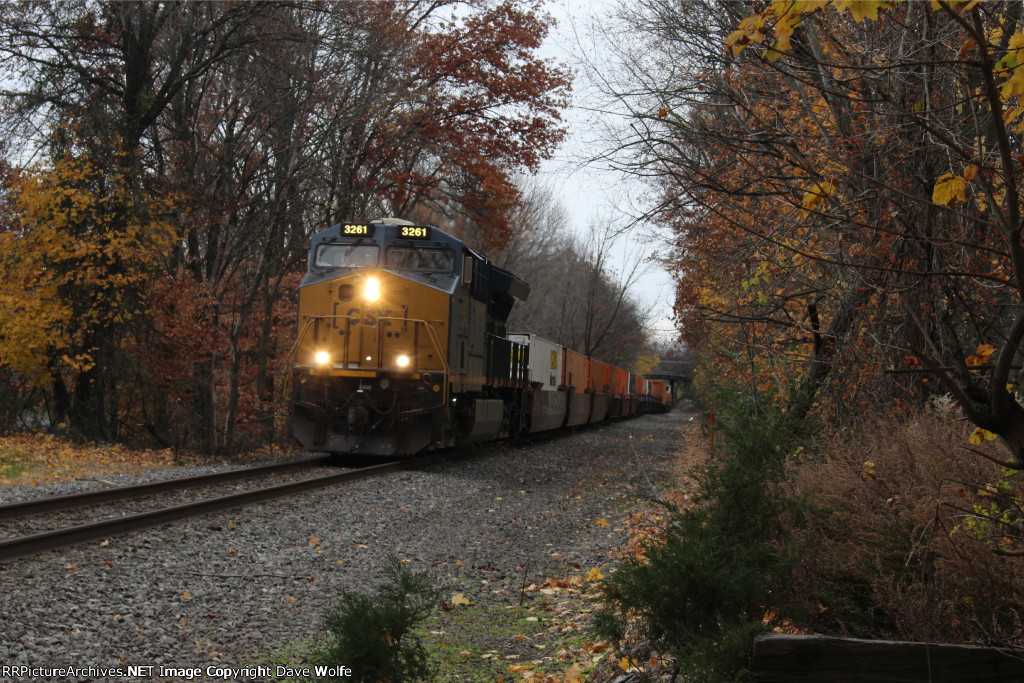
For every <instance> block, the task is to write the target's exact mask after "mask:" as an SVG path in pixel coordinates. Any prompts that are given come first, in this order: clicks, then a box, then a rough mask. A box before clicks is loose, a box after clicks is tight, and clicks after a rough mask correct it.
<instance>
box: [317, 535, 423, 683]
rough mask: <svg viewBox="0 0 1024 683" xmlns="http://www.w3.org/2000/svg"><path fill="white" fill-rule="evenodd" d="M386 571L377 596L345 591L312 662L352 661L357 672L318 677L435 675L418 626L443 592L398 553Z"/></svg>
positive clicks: (367, 680) (364, 680)
mask: <svg viewBox="0 0 1024 683" xmlns="http://www.w3.org/2000/svg"><path fill="white" fill-rule="evenodd" d="M384 573H385V576H386V577H387V580H386V581H385V582H384V583H382V584H381V585H380V586H378V587H377V588H376V590H375V591H374V593H373V594H372V595H364V594H360V593H354V592H350V591H343V592H342V594H341V597H340V599H339V600H338V602H337V604H336V605H335V606H334V607H333V608H332V609H331V611H330V612H328V614H327V628H328V630H329V631H330V634H331V635H330V638H329V640H328V642H327V643H326V644H325V645H324V646H323V647H322V648H320V649H319V650H317V651H316V652H315V653H314V654H313V656H312V657H311V663H312V664H313V665H314V666H318V665H319V666H328V667H330V666H346V667H348V668H349V669H351V670H352V675H351V676H346V677H339V678H337V679H335V678H319V679H318V680H339V681H342V680H343V681H346V682H354V683H415V682H416V681H430V680H432V679H433V678H434V674H435V672H434V670H433V668H432V667H431V666H430V664H429V662H428V659H427V651H426V648H425V647H424V646H423V643H422V642H421V641H420V639H419V638H418V637H416V635H415V634H414V633H413V632H412V629H413V628H414V627H415V626H416V625H417V624H418V623H419V622H421V621H423V620H424V619H426V618H427V617H428V616H429V615H430V613H431V612H432V611H433V609H434V607H435V606H436V605H437V604H438V600H439V597H438V593H437V591H436V590H435V589H434V588H433V587H432V586H431V583H430V579H429V577H428V576H427V575H426V574H424V573H413V572H411V571H410V570H408V569H406V568H405V567H404V566H403V565H402V563H401V561H399V560H398V558H397V557H395V556H393V555H392V556H390V557H389V558H388V564H387V567H385V569H384Z"/></svg>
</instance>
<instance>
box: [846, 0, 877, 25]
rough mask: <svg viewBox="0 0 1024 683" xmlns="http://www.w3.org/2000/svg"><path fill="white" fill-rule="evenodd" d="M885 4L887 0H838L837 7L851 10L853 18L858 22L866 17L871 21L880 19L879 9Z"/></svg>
mask: <svg viewBox="0 0 1024 683" xmlns="http://www.w3.org/2000/svg"><path fill="white" fill-rule="evenodd" d="M885 4H886V2H885V0H837V1H836V8H837V9H841V10H842V9H848V10H850V14H852V15H853V20H854V21H857V22H860V21H862V20H863V19H864V18H865V17H867V18H868V19H870V20H871V21H878V9H879V8H880V7H882V6H883V5H885Z"/></svg>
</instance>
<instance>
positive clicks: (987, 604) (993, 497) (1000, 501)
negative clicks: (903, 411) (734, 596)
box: [789, 402, 1024, 645]
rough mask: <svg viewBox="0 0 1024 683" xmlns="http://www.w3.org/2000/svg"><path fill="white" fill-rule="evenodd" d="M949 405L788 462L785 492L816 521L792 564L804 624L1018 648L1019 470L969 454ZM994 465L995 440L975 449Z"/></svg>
mask: <svg viewBox="0 0 1024 683" xmlns="http://www.w3.org/2000/svg"><path fill="white" fill-rule="evenodd" d="M971 429H972V427H968V426H966V425H965V423H964V422H963V420H962V417H961V416H959V415H958V414H957V413H956V411H955V410H954V409H952V408H951V407H950V406H949V405H943V404H942V403H934V402H933V405H932V407H931V409H930V410H929V411H928V412H926V413H923V414H920V415H918V416H915V417H914V418H912V419H909V420H897V419H896V418H893V417H884V418H879V419H877V420H876V421H874V423H873V424H869V425H867V427H866V428H865V429H864V430H863V431H862V432H861V433H860V434H857V435H851V434H842V435H833V436H831V437H829V438H826V439H824V440H823V441H822V443H821V445H820V449H819V453H820V455H819V457H818V458H815V459H812V460H809V461H808V462H804V463H801V464H799V465H797V464H795V463H794V466H793V467H792V468H791V472H790V476H789V480H790V482H791V486H792V489H791V491H792V492H793V493H794V494H797V495H805V496H808V497H813V500H814V501H815V503H816V505H817V506H818V507H819V508H820V510H821V514H818V515H815V516H814V517H813V518H812V519H811V520H810V523H809V525H808V527H807V530H806V533H807V534H808V536H807V538H808V543H806V551H805V552H804V553H803V554H802V556H801V558H800V562H799V563H798V565H797V566H796V567H795V568H794V572H793V584H792V586H791V596H790V597H791V600H792V601H793V602H794V603H797V602H800V603H803V604H812V605H814V606H815V609H813V610H810V613H809V614H808V616H807V619H806V621H805V622H804V624H805V626H806V627H808V628H810V629H813V630H815V631H821V632H827V633H834V634H838V635H847V636H860V637H868V638H893V639H901V640H916V641H940V642H959V643H971V642H975V643H977V642H983V643H987V644H992V643H999V644H1006V645H1021V644H1022V643H1021V640H1022V639H1021V635H1020V634H1021V632H1022V625H1024V624H1022V621H1024V620H1022V617H1024V578H1021V572H1020V563H1021V558H1020V557H1017V556H1014V555H1019V554H1020V551H1021V548H1024V542H1022V540H1024V539H1022V536H1021V534H1022V532H1021V529H1022V528H1024V526H1022V525H1021V523H1020V522H1021V520H1022V519H1024V516H1022V515H1021V501H1022V498H1024V496H1022V495H1021V483H1020V473H1018V472H1009V471H1005V470H1003V469H1002V468H1001V467H999V466H998V465H997V464H995V463H993V462H991V461H989V460H987V459H985V458H984V457H981V456H979V455H977V454H975V453H971V452H970V451H968V450H967V449H966V448H964V447H965V446H967V445H968V443H967V436H968V434H969V433H970V431H971ZM975 450H982V451H986V452H987V454H988V455H989V456H991V457H995V458H1000V457H1003V456H1002V455H1001V454H1000V453H999V449H998V446H996V445H995V444H994V443H989V444H984V445H982V446H978V447H977V448H976V449H975Z"/></svg>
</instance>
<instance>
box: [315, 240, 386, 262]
mask: <svg viewBox="0 0 1024 683" xmlns="http://www.w3.org/2000/svg"><path fill="white" fill-rule="evenodd" d="M379 258H380V247H378V246H377V245H376V244H321V245H320V246H319V247H317V250H316V258H315V259H314V260H313V265H315V266H316V267H317V268H367V267H370V268H372V267H375V266H376V265H377V261H378V259H379Z"/></svg>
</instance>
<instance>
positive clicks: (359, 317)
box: [334, 302, 394, 327]
mask: <svg viewBox="0 0 1024 683" xmlns="http://www.w3.org/2000/svg"><path fill="white" fill-rule="evenodd" d="M338 305H339V304H338V302H334V315H335V322H336V323H337V322H338V318H337V316H338ZM392 313H394V311H392V310H390V309H387V310H382V309H379V308H367V309H366V310H365V311H363V310H362V309H361V308H359V307H358V306H354V307H352V308H350V309H348V310H347V311H345V314H344V315H343V316H342V317H343V318H348V320H349V322H350V323H351V324H353V325H364V326H366V327H373V326H375V325H376V324H377V323H378V322H380V321H381V318H390V317H391V314H392ZM384 324H385V325H390V324H391V321H390V320H384ZM335 326H336V327H337V325H335Z"/></svg>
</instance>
